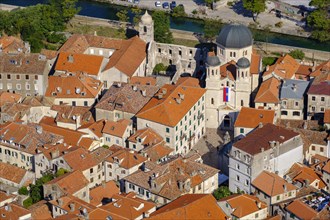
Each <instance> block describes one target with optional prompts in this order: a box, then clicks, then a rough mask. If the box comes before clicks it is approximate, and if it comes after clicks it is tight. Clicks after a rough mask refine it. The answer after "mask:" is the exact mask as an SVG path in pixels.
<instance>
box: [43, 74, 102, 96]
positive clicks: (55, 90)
mask: <svg viewBox="0 0 330 220" xmlns="http://www.w3.org/2000/svg"><path fill="white" fill-rule="evenodd" d="M102 87H103V83H101V81H99V80H96V79H94V78H92V77H89V76H85V75H83V74H78V75H73V76H67V75H61V76H49V79H48V87H47V90H46V93H45V96H47V97H54V98H83V99H86V98H97V96H98V94H99V93H100V92H101V90H102Z"/></svg>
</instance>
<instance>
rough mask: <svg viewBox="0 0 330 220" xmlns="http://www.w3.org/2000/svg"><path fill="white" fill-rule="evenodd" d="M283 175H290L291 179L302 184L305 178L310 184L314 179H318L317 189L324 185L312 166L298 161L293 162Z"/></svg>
mask: <svg viewBox="0 0 330 220" xmlns="http://www.w3.org/2000/svg"><path fill="white" fill-rule="evenodd" d="M285 175H286V176H288V177H290V179H292V181H294V182H296V181H298V182H301V183H303V184H304V183H305V181H306V180H308V181H309V183H310V184H311V183H313V182H314V181H315V180H318V181H319V184H318V185H317V188H318V189H323V188H324V187H326V184H325V182H324V181H323V180H322V178H321V177H320V176H319V175H318V174H317V173H316V172H315V171H314V170H313V169H312V168H309V167H307V166H305V165H303V164H300V163H294V164H293V165H292V166H291V168H290V169H289V170H288V171H287V173H286V174H285Z"/></svg>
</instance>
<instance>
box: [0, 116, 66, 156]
mask: <svg viewBox="0 0 330 220" xmlns="http://www.w3.org/2000/svg"><path fill="white" fill-rule="evenodd" d="M0 128H1V130H0V135H1V139H2V140H4V141H7V142H12V143H15V144H16V145H13V144H10V145H9V146H10V147H12V148H16V149H20V151H24V152H28V153H30V154H35V153H36V149H37V147H38V146H42V145H44V144H56V143H57V142H60V141H61V140H63V136H61V135H57V134H56V133H55V132H52V131H47V130H44V129H43V128H42V127H41V126H39V125H37V124H19V123H17V122H11V123H8V124H5V125H1V126H0Z"/></svg>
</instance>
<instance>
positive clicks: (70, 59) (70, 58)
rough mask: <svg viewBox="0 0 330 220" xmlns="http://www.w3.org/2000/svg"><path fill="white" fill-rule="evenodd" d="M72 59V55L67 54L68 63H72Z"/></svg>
mask: <svg viewBox="0 0 330 220" xmlns="http://www.w3.org/2000/svg"><path fill="white" fill-rule="evenodd" d="M73 61H74V60H73V55H69V56H68V62H69V63H73Z"/></svg>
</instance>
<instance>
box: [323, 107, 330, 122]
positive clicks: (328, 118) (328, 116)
mask: <svg viewBox="0 0 330 220" xmlns="http://www.w3.org/2000/svg"><path fill="white" fill-rule="evenodd" d="M323 123H325V124H330V108H328V109H326V110H325V111H324V119H323Z"/></svg>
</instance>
